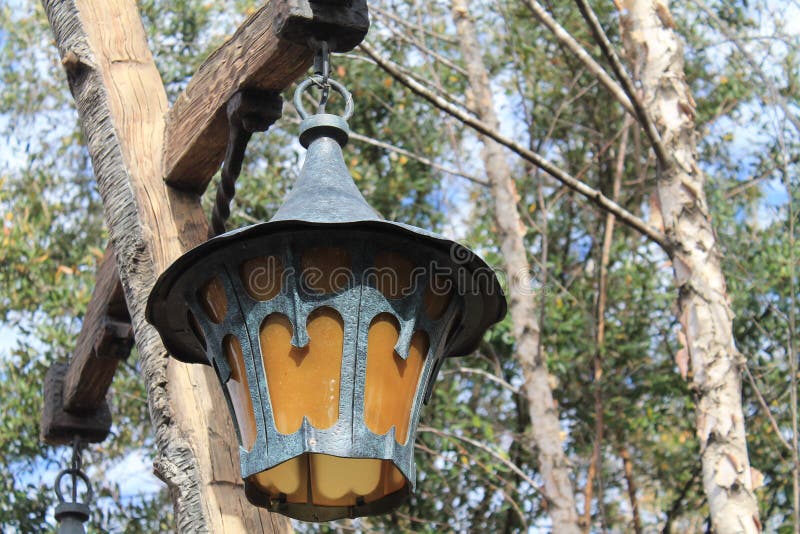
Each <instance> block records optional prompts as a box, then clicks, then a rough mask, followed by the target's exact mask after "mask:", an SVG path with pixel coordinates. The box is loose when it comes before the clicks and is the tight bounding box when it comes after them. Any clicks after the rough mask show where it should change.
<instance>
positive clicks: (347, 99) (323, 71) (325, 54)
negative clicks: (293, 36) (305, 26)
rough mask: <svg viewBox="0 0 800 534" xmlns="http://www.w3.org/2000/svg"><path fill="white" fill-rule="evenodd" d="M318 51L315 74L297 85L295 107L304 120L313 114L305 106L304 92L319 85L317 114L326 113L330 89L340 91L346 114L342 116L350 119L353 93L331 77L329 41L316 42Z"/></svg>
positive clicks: (315, 56) (315, 58)
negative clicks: (303, 100)
mask: <svg viewBox="0 0 800 534" xmlns="http://www.w3.org/2000/svg"><path fill="white" fill-rule="evenodd" d="M315 45H316V52H315V55H314V74H313V75H312V76H311V77H309V78H308V79H306V80H304V81H303V82H302V83H300V85H298V86H297V90H296V91H295V92H294V100H293V103H294V107H295V108H296V109H297V113H298V114H300V118H302V119H303V120H305V119H307V118H308V117H310V116H311V114H310V113H309V112H308V111H307V110H306V108H305V106H303V102H302V98H303V93H304V92H306V91H307V90H308V89H309V88H310V87H311V86H312V85H314V86H316V87H319V88H320V90H321V91H322V93H321V94H320V98H319V103H318V104H317V114H322V113H326V111H325V108H326V107H327V105H328V99H329V97H330V90H331V88H333V90H334V91H336V92H337V93H339V94H340V95H341V96H342V97H343V98H344V106H345V109H344V114H343V115H342V118H343V119H344V120H348V119H349V118H350V117H352V115H353V95H351V94H350V91H348V90H347V89H346V88H345V86H344V85H342V84H341V83H339V82H337V81H336V80H333V79H331V77H330V72H331V53H330V47H329V45H328V42H327V41H319V42H316V43H315Z"/></svg>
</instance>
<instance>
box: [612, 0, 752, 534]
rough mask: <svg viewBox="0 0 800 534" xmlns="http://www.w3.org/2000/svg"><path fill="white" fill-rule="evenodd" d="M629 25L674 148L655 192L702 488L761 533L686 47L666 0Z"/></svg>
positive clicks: (632, 11) (741, 526)
mask: <svg viewBox="0 0 800 534" xmlns="http://www.w3.org/2000/svg"><path fill="white" fill-rule="evenodd" d="M623 7H624V9H625V10H627V13H625V12H623V27H624V31H625V33H626V38H627V39H628V42H629V43H630V44H631V46H632V48H633V50H632V51H631V52H632V54H631V57H633V58H635V61H636V62H637V65H636V67H637V68H636V69H634V70H635V71H638V72H639V73H640V82H641V84H642V88H643V90H644V103H645V107H646V109H648V111H649V113H650V114H651V116H652V118H653V120H654V122H655V124H656V127H657V129H658V131H659V134H660V135H661V139H662V142H663V144H664V147H665V148H666V152H667V154H668V155H669V161H668V162H666V164H662V165H661V166H660V169H659V176H658V183H657V192H658V200H659V205H660V209H661V215H662V218H663V224H664V228H665V232H666V235H667V237H668V239H669V241H670V243H671V244H672V246H673V249H674V251H673V254H672V266H673V271H674V276H675V285H676V286H677V288H678V319H679V320H680V323H681V326H682V333H681V336H680V339H681V342H682V343H683V348H682V349H681V350H680V351H679V352H678V354H677V355H676V360H677V361H678V364H679V367H680V368H681V371H682V372H684V371H685V370H686V363H685V362H691V371H692V373H691V378H692V386H693V389H694V390H695V395H696V399H697V402H696V405H697V408H696V417H697V420H696V426H697V435H698V437H699V439H700V454H701V460H702V473H703V487H704V489H705V493H706V498H707V499H708V506H709V510H710V513H711V523H712V526H713V529H714V531H715V532H717V533H730V532H745V533H757V532H760V531H761V524H760V521H759V518H758V503H757V501H756V497H755V495H754V492H753V490H754V489H755V488H754V487H753V482H752V477H751V468H750V461H749V459H748V455H747V442H746V439H745V427H744V415H743V412H742V398H741V397H742V384H741V370H742V367H743V366H744V365H745V360H744V357H743V356H742V355H741V354H740V353H739V352H738V350H737V349H736V346H735V344H734V339H733V312H732V310H731V307H730V303H729V300H728V295H727V290H726V287H725V276H724V275H723V273H722V268H721V265H720V263H721V257H722V253H721V251H720V249H719V244H718V242H717V236H716V234H715V233H714V228H713V227H712V225H711V216H710V215H709V212H708V206H707V203H706V196H705V192H704V190H703V188H704V186H705V176H704V175H703V173H702V172H701V170H700V169H699V168H698V165H697V151H696V146H695V137H696V132H695V125H694V110H695V103H694V100H693V99H692V95H691V93H690V90H689V86H688V84H687V83H686V78H685V74H684V68H683V66H684V58H683V45H682V43H681V41H680V39H679V37H678V35H677V34H676V32H675V25H674V23H673V21H672V17H671V15H670V12H669V3H668V0H625V1H624V2H623Z"/></svg>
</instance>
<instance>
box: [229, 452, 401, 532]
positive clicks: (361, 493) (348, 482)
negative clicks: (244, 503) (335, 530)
mask: <svg viewBox="0 0 800 534" xmlns="http://www.w3.org/2000/svg"><path fill="white" fill-rule="evenodd" d="M245 485H246V489H247V496H248V499H249V500H250V501H251V502H252V503H253V504H256V505H258V506H264V507H266V508H269V509H270V510H273V511H276V512H280V513H282V514H284V515H288V516H290V517H294V518H296V519H301V520H305V521H331V520H334V519H341V518H344V517H361V516H364V515H374V514H376V513H386V512H389V511H391V510H393V509H394V508H396V507H397V506H398V505H399V504H400V503H402V502H403V500H404V499H405V497H406V495H408V493H409V484H408V481H407V480H406V478H405V476H403V474H402V473H401V472H400V470H399V469H398V468H397V467H396V466H395V465H394V463H393V462H392V461H391V460H381V459H375V458H341V457H338V456H331V455H328V454H320V453H305V454H302V455H300V456H297V457H295V458H292V459H291V460H288V461H286V462H283V463H282V464H280V465H278V466H276V467H273V468H272V469H268V470H266V471H262V472H260V473H256V474H255V475H252V476H250V477H248V478H247V479H246V480H245Z"/></svg>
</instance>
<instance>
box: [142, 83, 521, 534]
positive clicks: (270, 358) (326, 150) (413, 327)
mask: <svg viewBox="0 0 800 534" xmlns="http://www.w3.org/2000/svg"><path fill="white" fill-rule="evenodd" d="M317 82H319V80H317ZM310 83H311V81H310V80H309V81H307V82H304V83H303V84H301V86H300V87H299V88H298V91H297V93H296V95H295V105H296V107H297V109H298V111H299V112H300V114H301V116H302V118H303V119H304V120H303V122H302V124H301V126H300V141H301V143H302V144H303V146H304V147H306V148H307V149H308V153H307V156H306V160H305V164H304V166H303V169H302V171H301V173H300V177H299V178H298V180H297V183H296V184H295V186H294V189H292V191H291V192H290V193H289V194H288V195H287V196H286V199H285V201H284V204H283V205H282V206H281V208H280V209H279V210H278V211H277V213H276V214H275V216H274V217H273V218H272V219H271V220H270V221H269V222H266V223H261V224H256V225H254V226H250V227H247V228H242V229H240V230H235V231H232V232H228V233H226V234H224V235H221V236H219V237H215V238H213V239H211V240H210V241H208V242H207V243H204V244H203V245H200V246H198V247H197V248H195V249H193V250H191V251H189V252H188V253H186V254H185V255H184V256H182V257H181V258H179V259H178V260H177V261H176V262H175V263H174V264H173V265H172V266H171V267H170V268H169V269H167V271H166V272H165V273H164V274H163V275H162V276H161V277H160V279H159V280H158V282H157V283H156V285H155V287H154V288H153V292H152V294H151V295H150V300H149V302H148V308H147V318H148V320H149V321H150V322H151V323H152V324H153V325H154V326H155V327H156V329H157V330H158V332H159V333H160V334H161V337H162V339H163V341H164V344H165V345H166V347H167V349H168V350H169V351H170V353H171V354H172V355H173V356H174V357H175V358H177V359H179V360H181V361H184V362H187V363H200V364H205V365H211V366H213V367H214V369H215V370H216V372H217V375H218V377H219V379H220V382H221V385H222V388H223V391H224V393H225V397H226V398H227V400H228V405H229V409H230V412H231V415H232V417H233V419H234V421H235V423H236V425H235V426H236V428H237V432H238V439H239V444H240V456H241V469H242V477H243V478H244V480H245V488H246V493H247V496H248V499H249V500H250V502H252V503H253V504H255V505H257V506H263V507H266V508H268V509H270V510H272V511H276V512H279V513H282V514H285V515H288V516H290V517H294V518H298V519H303V520H308V521H328V520H333V519H338V518H342V517H359V516H364V515H374V514H381V513H386V512H389V511H391V510H393V509H394V508H396V507H397V506H398V505H399V504H400V503H401V502H403V500H404V499H405V498H406V496H407V495H408V494H409V492H410V491H412V489H413V487H414V484H415V466H414V455H413V452H414V439H415V433H416V427H417V422H418V420H419V415H420V410H421V408H422V405H423V403H425V402H426V401H427V400H428V399H429V398H430V394H431V388H432V385H433V382H434V380H435V378H436V375H437V373H438V370H439V368H440V366H441V365H442V362H443V361H444V359H445V358H447V357H451V356H462V355H466V354H469V353H470V352H472V351H474V350H475V349H476V348H477V346H478V343H479V342H480V340H481V338H482V336H483V334H484V332H485V331H486V329H487V328H489V326H491V325H492V324H494V323H495V322H497V321H499V320H500V319H501V318H502V317H503V316H504V315H505V311H506V302H505V298H504V296H503V293H502V290H501V288H500V285H499V283H498V281H497V278H496V276H495V275H494V273H493V272H492V271H491V269H490V268H489V267H488V266H487V265H486V264H485V263H484V262H483V260H481V259H480V258H479V257H477V256H476V255H475V254H474V253H473V252H471V251H470V250H469V249H467V248H465V247H463V246H461V245H459V244H458V243H456V242H454V241H451V240H449V239H446V238H445V237H442V236H440V235H437V234H434V233H431V232H428V231H426V230H422V229H420V228H416V227H413V226H409V225H405V224H401V223H396V222H391V221H386V220H384V219H383V218H382V217H381V216H380V215H379V214H378V213H376V212H375V210H374V209H373V208H371V207H370V206H369V204H367V202H366V201H365V200H364V198H363V197H362V195H361V193H360V192H359V190H358V188H357V187H356V185H355V184H354V182H353V180H352V177H351V176H350V173H349V171H348V169H347V167H346V165H345V162H344V158H343V155H342V147H343V146H344V145H345V144H346V142H347V140H348V132H349V130H348V126H347V122H346V119H347V118H348V117H349V116H350V114H351V113H352V106H353V104H352V99H351V97H350V94H349V93H348V92H347V91H346V90H345V89H344V87H342V86H341V85H339V84H338V83H336V82H333V81H332V80H328V79H327V78H325V79H324V80H323V85H325V86H326V87H327V86H328V84H330V87H332V88H333V89H334V90H336V91H337V92H339V93H340V94H341V95H342V96H343V97H344V98H345V101H346V104H347V106H346V107H347V109H346V111H345V116H344V117H340V116H337V115H332V114H327V113H317V114H315V115H310V116H309V115H308V114H307V113H306V112H305V110H304V109H303V106H302V103H301V102H300V96H301V95H302V93H303V91H304V90H305V89H306V88H307V87H308V85H309V84H310ZM323 110H324V107H323Z"/></svg>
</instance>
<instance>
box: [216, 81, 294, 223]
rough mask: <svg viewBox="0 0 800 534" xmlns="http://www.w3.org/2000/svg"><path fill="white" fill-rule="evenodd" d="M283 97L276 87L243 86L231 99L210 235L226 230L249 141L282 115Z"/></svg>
mask: <svg viewBox="0 0 800 534" xmlns="http://www.w3.org/2000/svg"><path fill="white" fill-rule="evenodd" d="M282 109H283V99H282V98H281V95H280V93H278V92H277V91H257V90H247V89H244V90H241V91H238V92H237V93H236V94H234V95H233V96H232V97H231V99H230V100H229V101H228V106H227V109H226V112H227V115H228V126H229V128H230V130H229V133H228V146H227V148H226V150H225V160H224V162H223V164H222V172H221V177H220V181H219V185H218V186H217V196H216V199H215V201H214V209H213V211H212V213H211V226H210V227H209V237H214V236H217V235H220V234H224V233H225V222H226V221H227V220H228V217H230V215H231V208H230V205H231V201H232V200H233V197H234V196H235V195H236V180H237V179H238V178H239V174H241V172H242V164H243V162H244V154H245V151H246V150H247V143H248V142H249V141H250V138H251V137H252V135H253V133H255V132H264V131H267V130H268V129H269V127H270V126H272V125H273V124H274V123H275V121H276V120H278V119H279V118H280V117H281V110H282Z"/></svg>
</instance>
